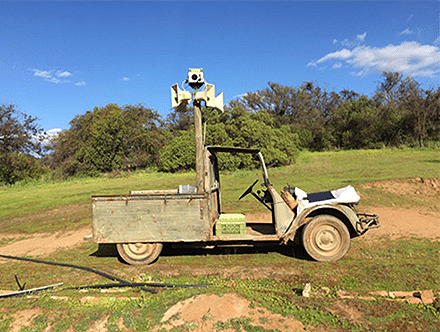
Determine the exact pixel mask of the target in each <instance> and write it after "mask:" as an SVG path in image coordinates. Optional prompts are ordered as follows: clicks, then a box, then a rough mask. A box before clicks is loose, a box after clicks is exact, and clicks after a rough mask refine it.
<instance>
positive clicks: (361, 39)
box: [356, 32, 367, 42]
mask: <svg viewBox="0 0 440 332" xmlns="http://www.w3.org/2000/svg"><path fill="white" fill-rule="evenodd" d="M366 36H367V33H366V32H364V33H363V34H362V35H357V36H356V39H357V40H359V41H361V42H363V41H364V39H365V37H366Z"/></svg>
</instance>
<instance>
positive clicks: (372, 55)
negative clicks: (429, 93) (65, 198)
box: [307, 42, 440, 77]
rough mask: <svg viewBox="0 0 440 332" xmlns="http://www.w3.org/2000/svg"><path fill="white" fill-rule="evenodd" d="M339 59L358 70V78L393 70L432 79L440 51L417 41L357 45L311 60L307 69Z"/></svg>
mask: <svg viewBox="0 0 440 332" xmlns="http://www.w3.org/2000/svg"><path fill="white" fill-rule="evenodd" d="M333 60H337V61H338V63H341V66H340V67H339V65H338V64H336V67H333V68H341V67H342V62H344V61H345V63H346V64H348V65H349V66H350V67H352V68H356V69H359V70H358V71H357V72H355V73H354V74H355V75H366V74H368V73H370V72H382V71H394V72H400V73H402V74H403V75H408V76H414V77H415V76H423V77H432V76H435V75H436V74H438V73H439V72H440V50H439V48H438V47H436V46H430V45H421V44H419V43H417V42H404V43H401V44H400V45H397V46H396V45H388V46H385V47H381V48H380V47H369V46H358V47H356V48H354V49H353V50H348V49H343V50H340V51H338V52H333V53H329V54H327V55H325V56H323V57H322V58H320V59H318V60H316V61H311V62H309V64H308V65H307V66H315V67H317V66H318V65H320V64H322V63H324V62H327V61H333Z"/></svg>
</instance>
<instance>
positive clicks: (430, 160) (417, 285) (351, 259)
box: [0, 149, 440, 331]
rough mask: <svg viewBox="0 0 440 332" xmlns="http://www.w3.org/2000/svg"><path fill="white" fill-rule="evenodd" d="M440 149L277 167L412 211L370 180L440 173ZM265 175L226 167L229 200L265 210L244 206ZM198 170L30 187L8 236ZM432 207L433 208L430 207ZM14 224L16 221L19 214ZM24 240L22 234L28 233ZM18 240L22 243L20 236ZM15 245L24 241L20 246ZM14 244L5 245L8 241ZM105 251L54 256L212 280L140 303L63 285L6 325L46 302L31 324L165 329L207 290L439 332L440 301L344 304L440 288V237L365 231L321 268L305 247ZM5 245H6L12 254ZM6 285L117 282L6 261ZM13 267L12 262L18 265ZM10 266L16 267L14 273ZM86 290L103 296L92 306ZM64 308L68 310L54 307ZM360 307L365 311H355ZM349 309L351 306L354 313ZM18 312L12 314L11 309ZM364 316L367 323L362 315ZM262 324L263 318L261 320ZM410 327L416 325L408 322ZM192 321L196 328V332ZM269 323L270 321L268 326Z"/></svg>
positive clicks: (11, 208) (306, 183)
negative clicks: (146, 261) (380, 235)
mask: <svg viewBox="0 0 440 332" xmlns="http://www.w3.org/2000/svg"><path fill="white" fill-rule="evenodd" d="M439 166H440V151H439V150H429V149H403V150H397V149H396V150H369V151H341V152H326V153H309V152H307V153H302V154H301V155H300V156H299V158H298V161H297V163H296V164H295V165H292V166H288V167H281V168H273V169H269V178H270V180H271V182H272V183H273V184H274V185H275V187H276V188H277V189H278V190H280V189H282V188H283V187H284V186H285V185H286V183H290V184H291V185H294V186H298V187H299V188H301V189H303V190H305V191H308V192H312V191H320V190H328V189H334V188H338V187H341V186H345V185H347V184H353V185H354V186H355V187H356V189H358V190H359V191H360V192H361V194H362V195H363V197H364V198H365V199H364V201H363V202H362V204H364V202H366V203H367V204H396V205H398V206H406V205H405V204H407V202H405V201H404V200H402V198H401V197H399V195H398V194H390V193H385V192H383V191H380V190H378V189H362V188H359V187H358V186H357V185H358V184H362V183H364V182H373V181H378V180H388V179H395V178H415V177H425V178H429V177H437V178H439V177H440V167H439ZM257 178H259V179H261V174H260V171H259V170H252V171H239V172H235V173H222V174H221V181H222V183H221V184H222V195H223V196H222V202H223V204H224V209H225V210H228V211H241V212H245V211H254V210H263V209H264V207H261V206H260V204H258V203H257V202H256V201H255V200H253V199H251V198H249V199H247V198H246V199H245V200H243V201H242V202H237V198H238V197H239V195H240V194H241V193H242V192H243V191H244V190H245V189H246V188H247V187H248V186H249V185H250V184H251V183H252V182H253V181H254V180H255V179H257ZM194 182H195V174H194V172H189V173H178V174H163V173H148V172H138V173H134V174H127V175H123V176H122V177H116V178H110V177H104V178H88V179H71V180H69V181H66V182H32V183H22V184H17V185H15V186H10V187H2V188H1V189H0V232H1V233H4V232H11V231H17V232H28V233H33V232H39V231H53V230H57V229H58V230H61V229H71V228H73V227H77V226H78V225H85V224H87V225H91V216H90V213H91V212H90V196H91V195H99V194H104V195H107V194H124V193H128V191H129V190H140V189H170V188H177V187H178V186H179V184H193V183H194ZM420 206H422V205H420ZM11 220H12V221H11ZM16 239H17V238H16ZM16 239H15V240H16ZM15 240H14V241H15ZM9 241H11V240H6V239H5V240H2V242H1V243H0V244H1V245H2V246H3V245H6V244H8V242H9ZM97 249H98V248H97V246H96V245H95V244H92V243H83V244H81V245H80V246H78V247H76V248H75V249H74V250H58V251H57V252H55V253H52V254H50V255H48V256H45V257H40V258H42V259H45V260H49V261H57V262H69V263H72V264H77V265H82V266H88V267H91V268H95V269H98V270H101V271H105V272H108V273H110V274H113V275H115V276H118V277H120V278H124V279H127V280H132V281H139V280H149V278H151V280H152V281H154V282H165V283H175V284H211V285H212V286H211V287H209V288H202V289H162V290H160V292H159V293H158V294H155V295H152V294H148V293H143V292H141V291H139V290H127V291H126V292H125V293H122V295H116V296H125V297H136V300H131V301H119V302H114V301H112V300H110V299H107V298H108V297H112V296H115V295H114V294H102V293H100V292H99V291H98V290H94V291H89V292H88V293H80V292H78V291H75V290H60V289H57V290H54V291H53V292H47V293H45V294H46V295H44V294H43V296H42V297H41V298H39V299H27V298H17V299H7V300H6V299H3V300H0V331H10V330H11V329H10V327H9V326H10V323H11V322H12V320H13V318H12V316H11V315H12V314H14V313H20V311H21V310H23V309H29V308H37V309H38V310H39V312H38V314H37V315H36V316H35V317H33V319H32V321H31V326H29V327H25V326H24V327H22V328H21V330H23V331H42V330H45V329H47V328H48V327H50V329H49V330H53V331H65V330H67V329H70V330H73V331H85V330H88V329H90V328H92V326H94V324H97V323H98V322H99V321H102V320H103V319H107V322H106V328H107V329H108V330H110V331H118V330H121V327H120V324H121V322H122V324H123V329H124V328H125V329H128V330H130V331H136V330H137V331H147V330H149V329H151V328H152V327H153V326H155V325H158V324H160V319H161V318H162V316H163V314H164V313H165V311H166V310H167V309H168V308H170V307H171V306H172V305H174V304H175V303H177V302H179V301H180V300H184V299H187V298H189V297H191V296H193V295H197V294H203V293H214V294H219V295H221V294H225V293H228V292H235V293H237V294H239V295H241V296H243V297H245V298H247V299H248V300H249V301H251V304H252V306H253V307H255V311H257V310H262V308H264V310H270V311H272V312H275V313H280V314H282V315H292V316H294V317H296V318H297V319H299V320H300V321H301V322H303V324H305V325H307V326H318V330H319V326H322V327H324V328H327V330H328V329H330V328H333V329H336V330H338V331H396V330H399V329H400V330H402V331H412V330H414V331H417V330H419V329H420V328H422V330H423V331H436V330H438V329H437V328H438V326H440V314H439V312H438V309H437V307H435V306H434V305H426V306H425V305H410V304H405V303H396V302H389V301H386V300H380V299H378V300H377V301H375V302H367V301H362V300H351V301H349V302H347V301H340V300H337V299H336V295H335V294H336V291H337V290H338V289H344V290H353V291H356V292H358V293H359V294H367V293H368V291H372V290H386V291H397V290H402V291H410V290H424V289H432V290H434V292H435V293H436V294H438V293H440V284H439V281H438V276H439V275H440V267H439V264H438V261H439V251H438V242H434V241H430V240H423V239H410V238H407V239H395V240H392V239H388V238H386V239H385V238H384V239H375V240H374V241H371V240H368V238H363V237H360V238H356V239H354V240H353V241H352V245H351V248H350V250H349V252H348V254H347V255H346V256H345V257H344V258H343V259H342V260H340V261H338V262H332V263H317V262H313V261H309V260H307V259H304V256H303V253H302V252H301V249H298V248H297V247H281V248H268V249H258V250H250V251H249V250H246V249H237V250H234V251H229V250H227V249H219V250H217V251H207V250H194V251H189V252H188V253H187V254H185V255H181V254H179V251H178V250H174V251H173V250H172V249H168V250H169V251H168V254H167V253H164V255H161V256H160V257H159V259H158V261H157V262H156V263H155V264H153V265H149V266H128V265H124V264H121V263H120V262H119V261H118V259H117V257H116V256H115V255H113V254H110V255H108V256H105V257H102V256H101V255H98V254H97V253H96V252H97ZM0 252H1V251H0ZM0 264H3V265H0V289H17V285H16V283H15V278H14V276H15V275H17V276H18V278H19V280H20V283H22V284H23V283H25V282H26V287H27V288H31V287H38V286H42V285H47V284H52V283H57V282H64V283H65V285H64V286H65V287H75V286H81V285H88V284H98V283H106V282H108V281H107V280H103V279H102V277H99V276H97V275H94V274H90V273H87V272H85V271H79V270H73V269H69V268H62V267H56V266H48V265H40V264H33V263H23V262H18V261H8V262H7V263H4V262H3V263H2V262H0ZM6 264H7V265H6ZM3 266H5V267H7V268H3ZM306 283H311V284H312V290H313V291H316V290H318V289H326V292H325V295H323V296H320V297H311V298H303V297H301V296H300V293H301V290H302V289H303V287H304V285H305V284H306ZM52 294H53V295H58V296H68V297H69V301H60V300H52V299H50V297H49V295H52ZM84 296H96V297H100V298H102V299H103V301H101V302H99V303H89V304H84V303H82V302H81V301H80V299H81V298H82V297H84ZM54 308H56V310H54ZM341 308H345V309H347V308H350V310H354V312H355V313H357V315H355V316H350V315H346V314H345V312H344V310H343V309H341ZM347 310H348V309H347ZM6 313H7V314H6ZM356 317H357V318H356ZM250 323H251V322H250V321H249V320H248V319H235V320H228V321H225V322H222V323H218V324H217V325H216V327H217V330H220V331H221V330H222V329H226V328H234V329H238V328H241V329H242V330H246V331H253V330H255V331H264V329H263V328H262V327H261V326H257V327H255V328H254V327H252V326H251V324H250ZM260 323H262V322H260ZM405 324H406V325H405ZM193 327H194V326H190V325H188V326H187V327H186V328H185V329H184V330H185V331H190V330H191V329H192V328H193ZM260 327H261V328H260Z"/></svg>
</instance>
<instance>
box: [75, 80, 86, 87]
mask: <svg viewBox="0 0 440 332" xmlns="http://www.w3.org/2000/svg"><path fill="white" fill-rule="evenodd" d="M75 85H76V86H84V85H86V82H84V81H81V82H76V83H75Z"/></svg>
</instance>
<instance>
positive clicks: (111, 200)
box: [92, 195, 210, 243]
mask: <svg viewBox="0 0 440 332" xmlns="http://www.w3.org/2000/svg"><path fill="white" fill-rule="evenodd" d="M92 201H93V205H92V206H93V239H94V241H95V242H97V243H118V242H119V243H121V242H122V243H127V242H169V241H173V242H175V241H184V242H185V241H188V242H192V241H204V240H209V238H210V225H209V211H208V208H209V207H208V198H207V196H205V195H170V196H165V195H156V196H155V195H145V196H143V195H127V196H93V197H92Z"/></svg>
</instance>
